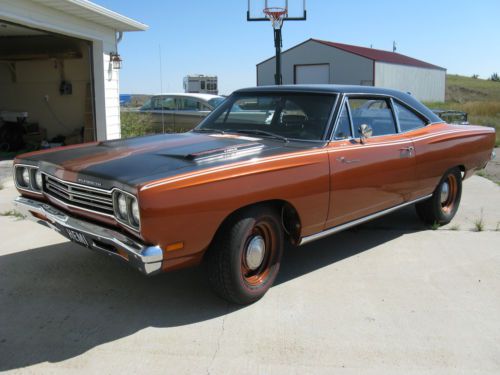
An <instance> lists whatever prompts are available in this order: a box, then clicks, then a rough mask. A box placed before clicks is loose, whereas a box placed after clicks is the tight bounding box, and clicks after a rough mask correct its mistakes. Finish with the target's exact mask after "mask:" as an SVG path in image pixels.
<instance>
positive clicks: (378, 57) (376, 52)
mask: <svg viewBox="0 0 500 375" xmlns="http://www.w3.org/2000/svg"><path fill="white" fill-rule="evenodd" d="M310 40H313V41H315V42H318V43H321V44H324V45H327V46H330V47H335V48H338V49H341V50H343V51H346V52H350V53H354V54H355V55H359V56H362V57H366V58H367V59H370V60H375V61H382V62H387V63H391V64H399V65H410V66H417V67H420V68H431V69H442V70H446V69H445V68H442V67H440V66H437V65H433V64H429V63H427V62H425V61H422V60H417V59H414V58H413V57H409V56H405V55H401V54H400V53H396V52H390V51H383V50H380V49H375V48H366V47H359V46H352V45H349V44H343V43H335V42H328V41H326V40H319V39H310Z"/></svg>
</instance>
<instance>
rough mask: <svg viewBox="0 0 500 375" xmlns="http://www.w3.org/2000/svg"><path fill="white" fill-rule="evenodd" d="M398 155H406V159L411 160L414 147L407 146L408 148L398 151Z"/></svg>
mask: <svg viewBox="0 0 500 375" xmlns="http://www.w3.org/2000/svg"><path fill="white" fill-rule="evenodd" d="M399 151H400V153H401V154H402V153H407V154H408V157H409V158H411V157H412V156H413V151H415V147H413V146H409V147H403V148H400V149H399Z"/></svg>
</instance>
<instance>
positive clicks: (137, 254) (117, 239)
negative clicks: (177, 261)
mask: <svg viewBox="0 0 500 375" xmlns="http://www.w3.org/2000/svg"><path fill="white" fill-rule="evenodd" d="M14 205H15V207H16V209H17V210H18V211H19V212H21V213H22V214H23V215H25V216H26V217H27V218H28V219H30V220H32V221H34V222H37V223H40V224H45V225H47V226H48V227H50V228H52V229H54V230H55V231H57V232H59V233H60V232H61V229H60V228H61V227H63V228H65V229H72V230H75V231H77V232H82V233H85V234H86V235H88V236H89V237H90V239H92V243H91V244H89V246H91V248H92V249H95V250H99V251H101V252H104V253H106V254H107V255H110V256H112V257H115V258H117V259H121V260H124V258H123V257H122V256H120V255H119V254H117V253H114V252H112V251H110V250H108V249H106V248H104V247H102V246H100V245H99V243H95V242H94V241H98V242H100V243H104V244H108V245H110V246H116V247H119V248H120V250H123V251H124V252H125V253H126V254H127V256H128V262H127V263H129V264H130V265H131V266H132V267H134V268H136V269H137V270H139V271H140V272H142V273H144V274H146V275H151V274H154V273H158V272H160V271H161V266H162V261H163V251H162V249H161V248H160V247H159V246H148V245H146V244H144V243H142V242H139V241H137V240H135V239H133V238H131V237H128V236H125V235H123V234H122V233H120V232H118V231H115V230H113V229H109V228H106V227H102V226H99V225H96V224H94V223H91V222H87V221H83V220H80V219H77V218H74V217H72V216H69V215H67V214H65V213H64V212H62V211H60V210H58V209H57V208H55V207H53V206H51V205H49V204H46V203H42V202H39V201H36V200H33V199H28V198H24V197H17V198H16V199H15V200H14ZM37 215H39V216H37ZM44 218H46V220H45V219H44ZM66 237H67V236H66Z"/></svg>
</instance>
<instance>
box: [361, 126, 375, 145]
mask: <svg viewBox="0 0 500 375" xmlns="http://www.w3.org/2000/svg"><path fill="white" fill-rule="evenodd" d="M359 133H360V137H359V139H360V141H361V143H365V142H366V139H367V138H370V137H371V136H372V135H373V129H372V128H371V127H370V125H367V124H361V126H360V127H359Z"/></svg>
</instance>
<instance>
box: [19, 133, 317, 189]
mask: <svg viewBox="0 0 500 375" xmlns="http://www.w3.org/2000/svg"><path fill="white" fill-rule="evenodd" d="M317 146H319V145H318V144H316V143H293V142H291V143H285V142H283V141H281V140H274V139H267V138H265V139H264V138H257V137H254V136H242V135H234V134H220V135H219V134H209V135H208V134H200V133H194V132H188V133H182V134H161V135H153V136H146V137H137V138H130V139H124V140H114V141H105V142H99V143H96V144H92V145H88V146H84V147H78V148H71V147H68V148H61V149H59V150H55V151H48V152H42V153H36V154H33V155H30V156H29V157H27V159H29V160H33V161H38V162H39V164H40V167H41V169H42V170H43V171H45V172H47V173H49V174H52V173H55V170H58V169H59V170H60V169H63V170H65V171H71V172H75V173H76V174H77V175H78V181H79V182H83V181H85V180H88V181H92V180H95V179H98V180H99V183H100V184H101V186H102V187H103V188H107V187H111V185H112V184H113V183H115V182H118V183H120V184H125V185H129V186H136V185H139V184H143V183H145V182H148V181H153V180H156V179H160V178H166V177H170V176H173V175H175V174H179V173H185V172H190V171H192V170H195V169H201V168H207V167H212V166H218V165H224V164H227V163H232V162H235V161H244V160H250V159H252V158H256V157H266V156H271V155H275V154H279V153H287V152H293V151H298V150H300V149H304V148H310V147H317ZM21 158H22V156H21Z"/></svg>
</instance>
